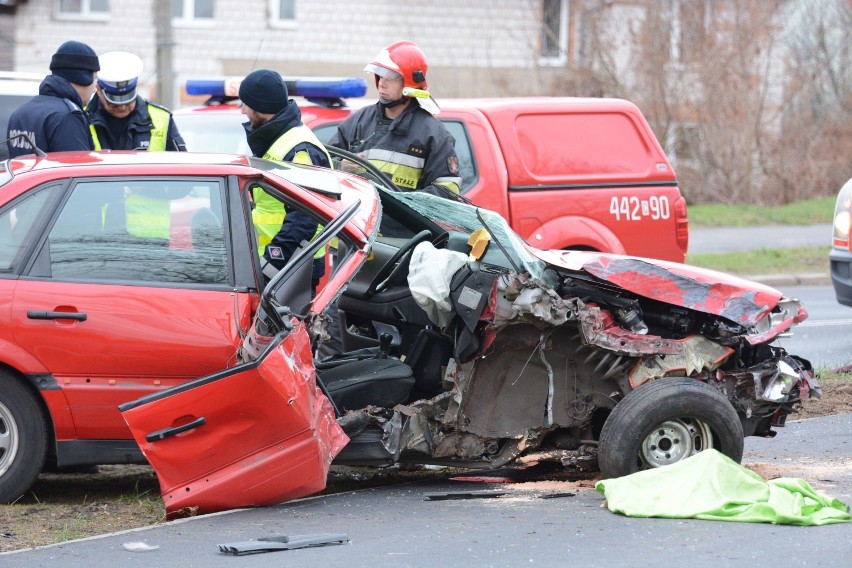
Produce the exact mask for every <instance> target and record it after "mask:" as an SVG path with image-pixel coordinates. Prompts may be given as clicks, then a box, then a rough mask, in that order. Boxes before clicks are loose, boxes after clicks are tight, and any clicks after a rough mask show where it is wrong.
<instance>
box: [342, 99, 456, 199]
mask: <svg viewBox="0 0 852 568" xmlns="http://www.w3.org/2000/svg"><path fill="white" fill-rule="evenodd" d="M329 145H331V146H337V147H339V148H343V149H344V150H348V151H350V152H353V153H355V154H360V155H362V156H363V157H364V158H366V159H367V160H369V161H370V162H371V163H372V164H373V165H375V166H376V167H377V168H379V169H380V170H382V171H383V172H386V173H388V174H389V175H390V176H391V179H392V180H393V182H394V183H395V184H396V185H398V186H399V187H400V188H402V189H404V190H423V191H426V192H427V193H431V194H434V195H440V196H446V195H447V191H446V190H449V191H451V192H453V193H458V192H459V187H460V185H461V178H460V177H459V162H458V157H457V156H456V151H455V147H454V146H455V141H454V139H453V136H452V134H450V133H449V132H448V131H447V129H446V127H445V126H444V125H443V123H442V122H441V121H440V120H438V119H437V118H435V117H434V116H432V115H431V114H430V113H429V112H428V111H427V110H425V109H423V108H422V107H421V106H420V105H419V104H417V102H416V101H413V100H412V101H411V102H410V103H409V104H408V106H407V107H406V109H405V110H404V111H403V112H402V114H400V115H399V116H398V117H396V118H395V119H394V120H389V119H388V118H387V117H386V116H385V113H384V109H383V107H382V105H381V103H376V104H375V105H372V106H369V107H364V108H362V109H359V110H358V111H357V112H356V113H355V114H353V115H352V116H350V117H349V118H348V119H346V120H345V121H344V122H343V123H342V124H341V125H340V126H338V127H337V132H336V133H335V135H334V136H333V137H332V139H331V141H330V142H329ZM442 188H443V189H442Z"/></svg>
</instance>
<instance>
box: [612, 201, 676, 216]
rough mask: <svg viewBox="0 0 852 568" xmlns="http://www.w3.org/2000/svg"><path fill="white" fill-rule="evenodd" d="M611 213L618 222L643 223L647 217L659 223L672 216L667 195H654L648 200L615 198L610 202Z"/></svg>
mask: <svg viewBox="0 0 852 568" xmlns="http://www.w3.org/2000/svg"><path fill="white" fill-rule="evenodd" d="M609 212H610V213H611V214H612V215H613V216H614V217H615V220H616V221H622V220H623V221H641V220H642V219H644V218H646V217H650V218H651V219H653V220H654V221H657V220H659V219H668V218H669V217H670V216H671V209H670V208H669V198H668V197H666V196H665V195H660V196H657V195H652V196H651V197H649V198H648V199H639V198H638V197H636V196H633V197H616V196H613V198H612V200H611V201H610V202H609Z"/></svg>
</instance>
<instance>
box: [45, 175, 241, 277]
mask: <svg viewBox="0 0 852 568" xmlns="http://www.w3.org/2000/svg"><path fill="white" fill-rule="evenodd" d="M222 219H223V216H222V184H221V182H220V181H219V180H174V179H121V180H97V181H81V182H78V183H77V184H75V185H74V187H73V188H72V189H71V195H70V196H69V198H68V200H67V201H66V202H65V204H64V205H63V206H62V208H61V211H60V213H59V215H58V217H57V218H56V221H55V222H54V224H53V226H52V227H51V228H50V231H49V232H48V237H47V243H46V245H45V247H44V248H43V250H42V253H41V255H40V259H39V262H36V265H35V266H36V268H37V273H36V274H33V275H34V276H44V277H50V278H57V279H84V280H90V279H95V280H116V281H121V282H122V283H124V282H128V283H133V282H144V283H168V284H171V283H178V284H227V283H228V282H229V270H228V255H227V246H226V239H225V232H224V230H223V226H224V225H223V222H222Z"/></svg>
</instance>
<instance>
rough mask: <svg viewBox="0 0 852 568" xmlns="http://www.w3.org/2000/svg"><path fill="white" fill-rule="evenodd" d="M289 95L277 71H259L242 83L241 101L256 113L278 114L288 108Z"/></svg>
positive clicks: (249, 75) (250, 74) (253, 72)
mask: <svg viewBox="0 0 852 568" xmlns="http://www.w3.org/2000/svg"><path fill="white" fill-rule="evenodd" d="M288 98H289V93H288V92H287V85H285V84H284V79H282V78H281V75H279V74H278V73H277V72H276V71H270V70H269V69H258V70H257V71H252V72H251V73H249V74H248V75H247V76H246V78H245V79H243V80H242V82H241V83H240V100H241V101H243V103H244V104H245V105H246V106H248V107H249V108H250V109H252V110H253V111H255V112H260V113H263V114H278V113H279V112H281V111H282V110H284V109H285V108H286V107H287V101H288Z"/></svg>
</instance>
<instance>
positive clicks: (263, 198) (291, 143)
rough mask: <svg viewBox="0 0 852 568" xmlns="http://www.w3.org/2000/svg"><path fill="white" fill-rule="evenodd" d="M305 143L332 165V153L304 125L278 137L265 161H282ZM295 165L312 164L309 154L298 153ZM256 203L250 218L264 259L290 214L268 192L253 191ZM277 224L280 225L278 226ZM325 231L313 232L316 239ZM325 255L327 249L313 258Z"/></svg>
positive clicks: (321, 227)
mask: <svg viewBox="0 0 852 568" xmlns="http://www.w3.org/2000/svg"><path fill="white" fill-rule="evenodd" d="M303 142H307V143H310V144H313V145H314V146H316V147H317V148H319V149H320V150H322V151H323V152H324V153H325V155H326V157H327V158H328V163H329V164H330V163H331V154H329V153H328V151H327V150H326V149H325V146H323V144H322V142H320V141H319V138H317V137H316V135H315V134H314V132H313V131H312V130H311V129H310V128H308V127H307V126H305V125H304V124H303V125H301V126H296V127H294V128H291V129H290V130H288V131H287V132H285V133H284V134H283V135H282V136H281V137H280V138H278V140H276V141H275V142H273V143H272V146H270V147H269V149H268V150H267V151H266V153H265V154H264V155H263V158H264V159H265V160H275V161H276V162H281V161H283V160H284V156H286V155H287V154H289V153H290V150H292V149H293V148H295V147H296V146H297V145H299V144H301V143H303ZM293 163H294V164H303V165H306V166H311V165H313V163H312V162H311V158H310V156H308V153H307V152H296V155H295V156H293ZM258 198H260V199H258ZM254 204H255V208H254V210H253V211H252V213H251V219H252V222H253V223H254V226H255V228H256V229H257V248H258V254H260V256H263V252H264V251H265V250H266V245H268V244H269V243H270V242H272V238H273V237H274V236H275V234H276V233H278V230H279V229H281V224H282V223H283V222H284V216H285V215H286V214H287V213H286V212H285V211H284V204H283V203H281V202H280V201H278V200H277V199H275V198H274V197H272V196H270V195H269V194H267V193H266V192H265V191H260V192H254ZM276 223H277V226H276V225H275V224H276ZM322 229H323V226H322V225H318V226H317V232H316V233H314V238H316V236H317V235H318V234H319V233H320V231H322ZM323 255H325V247H322V248H321V249H320V250H318V251H317V252H316V254H314V258H322V257H323Z"/></svg>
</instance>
